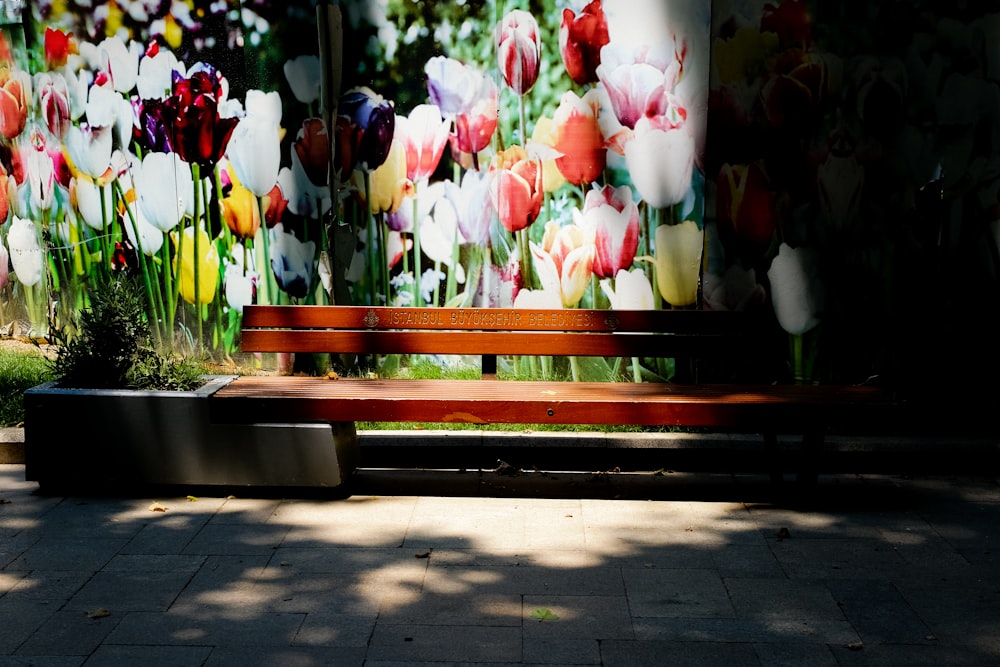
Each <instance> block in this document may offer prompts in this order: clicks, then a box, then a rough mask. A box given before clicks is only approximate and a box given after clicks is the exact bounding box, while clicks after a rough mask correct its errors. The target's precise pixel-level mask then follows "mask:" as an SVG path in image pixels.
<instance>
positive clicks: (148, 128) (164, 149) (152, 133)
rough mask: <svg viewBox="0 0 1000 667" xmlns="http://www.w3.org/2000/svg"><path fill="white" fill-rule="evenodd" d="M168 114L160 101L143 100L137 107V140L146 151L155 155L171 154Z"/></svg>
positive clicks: (172, 149)
mask: <svg viewBox="0 0 1000 667" xmlns="http://www.w3.org/2000/svg"><path fill="white" fill-rule="evenodd" d="M168 122H169V120H168V112H167V105H166V103H165V102H162V101H160V100H153V99H149V100H145V101H143V102H142V104H141V105H140V107H139V127H138V130H137V132H136V134H137V140H138V141H139V143H141V144H142V145H143V146H144V147H145V148H146V149H147V150H148V151H155V152H157V153H173V152H174V148H173V145H172V144H171V143H170V135H169V133H168V128H167V124H168Z"/></svg>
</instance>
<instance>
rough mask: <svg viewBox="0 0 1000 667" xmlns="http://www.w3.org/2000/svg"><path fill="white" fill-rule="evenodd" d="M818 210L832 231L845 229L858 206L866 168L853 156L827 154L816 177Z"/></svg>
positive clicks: (859, 205) (855, 213) (856, 213)
mask: <svg viewBox="0 0 1000 667" xmlns="http://www.w3.org/2000/svg"><path fill="white" fill-rule="evenodd" d="M816 180H817V185H818V186H819V187H818V190H819V201H820V207H821V209H822V211H823V214H824V218H825V219H826V221H827V222H828V223H829V224H830V225H831V226H832V227H833V228H834V229H844V228H845V227H846V226H847V225H848V224H849V223H850V222H852V221H853V220H855V219H856V218H857V215H858V211H859V209H860V207H861V196H862V191H863V190H864V185H865V168H864V167H863V166H862V165H860V164H858V160H857V158H856V157H855V156H854V155H853V154H849V155H844V154H841V153H839V152H833V153H830V155H828V156H827V158H826V160H825V161H824V162H823V164H821V165H820V166H819V170H818V172H817V174H816Z"/></svg>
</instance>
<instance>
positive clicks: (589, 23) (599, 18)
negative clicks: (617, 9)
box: [559, 0, 610, 86]
mask: <svg viewBox="0 0 1000 667" xmlns="http://www.w3.org/2000/svg"><path fill="white" fill-rule="evenodd" d="M609 41H610V38H609V37H608V21H607V19H606V18H605V16H604V9H603V8H602V7H601V0H593V2H591V3H590V4H589V5H587V6H586V7H584V8H583V11H581V12H580V14H579V15H574V14H573V10H572V9H569V8H568V7H567V8H566V9H564V10H563V16H562V25H560V26H559V53H560V54H562V59H563V65H565V66H566V73H567V74H569V78H571V79H573V81H574V82H575V83H577V84H579V85H581V86H582V85H583V84H585V83H594V82H595V81H597V66H598V65H600V64H601V47H602V46H604V45H605V44H607V43H608V42H609Z"/></svg>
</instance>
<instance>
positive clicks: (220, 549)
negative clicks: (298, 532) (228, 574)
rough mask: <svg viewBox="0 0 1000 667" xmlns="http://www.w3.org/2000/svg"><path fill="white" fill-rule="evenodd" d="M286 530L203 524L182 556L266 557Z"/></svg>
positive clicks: (254, 526) (227, 524) (266, 527)
mask: <svg viewBox="0 0 1000 667" xmlns="http://www.w3.org/2000/svg"><path fill="white" fill-rule="evenodd" d="M286 532H287V528H282V527H272V526H267V525H263V526H259V525H242V524H230V523H221V524H219V523H213V522H209V523H207V524H206V525H205V526H204V527H203V528H202V529H201V530H200V531H198V534H197V535H195V536H194V538H192V539H191V541H190V542H189V543H188V544H187V546H186V547H184V550H183V552H182V553H185V554H204V555H212V556H218V555H226V556H259V555H268V556H270V555H271V554H272V553H273V552H274V550H275V549H277V548H278V545H280V544H281V541H282V539H284V537H285V533H286Z"/></svg>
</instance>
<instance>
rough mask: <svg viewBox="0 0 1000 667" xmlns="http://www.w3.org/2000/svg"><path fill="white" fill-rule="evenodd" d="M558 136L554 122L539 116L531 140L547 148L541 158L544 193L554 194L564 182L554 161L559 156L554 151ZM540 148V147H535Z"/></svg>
mask: <svg viewBox="0 0 1000 667" xmlns="http://www.w3.org/2000/svg"><path fill="white" fill-rule="evenodd" d="M558 139H559V136H558V132H557V128H556V124H555V122H554V121H553V120H552V119H551V118H548V117H547V116H541V117H540V118H539V119H538V121H537V122H536V123H535V129H534V131H533V132H532V133H531V140H532V141H534V142H536V144H540V145H541V146H546V147H548V149H547V150H545V151H544V154H543V155H542V156H541V157H542V158H543V159H542V189H543V190H544V191H545V192H549V193H551V192H555V191H556V190H558V189H559V188H561V187H562V186H563V184H564V183H565V182H566V177H565V176H563V175H562V172H561V171H559V169H558V168H557V167H556V159H557V158H559V157H560V156H561V153H559V152H558V151H557V150H556V149H555V145H556V141H558ZM536 148H540V146H536Z"/></svg>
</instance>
